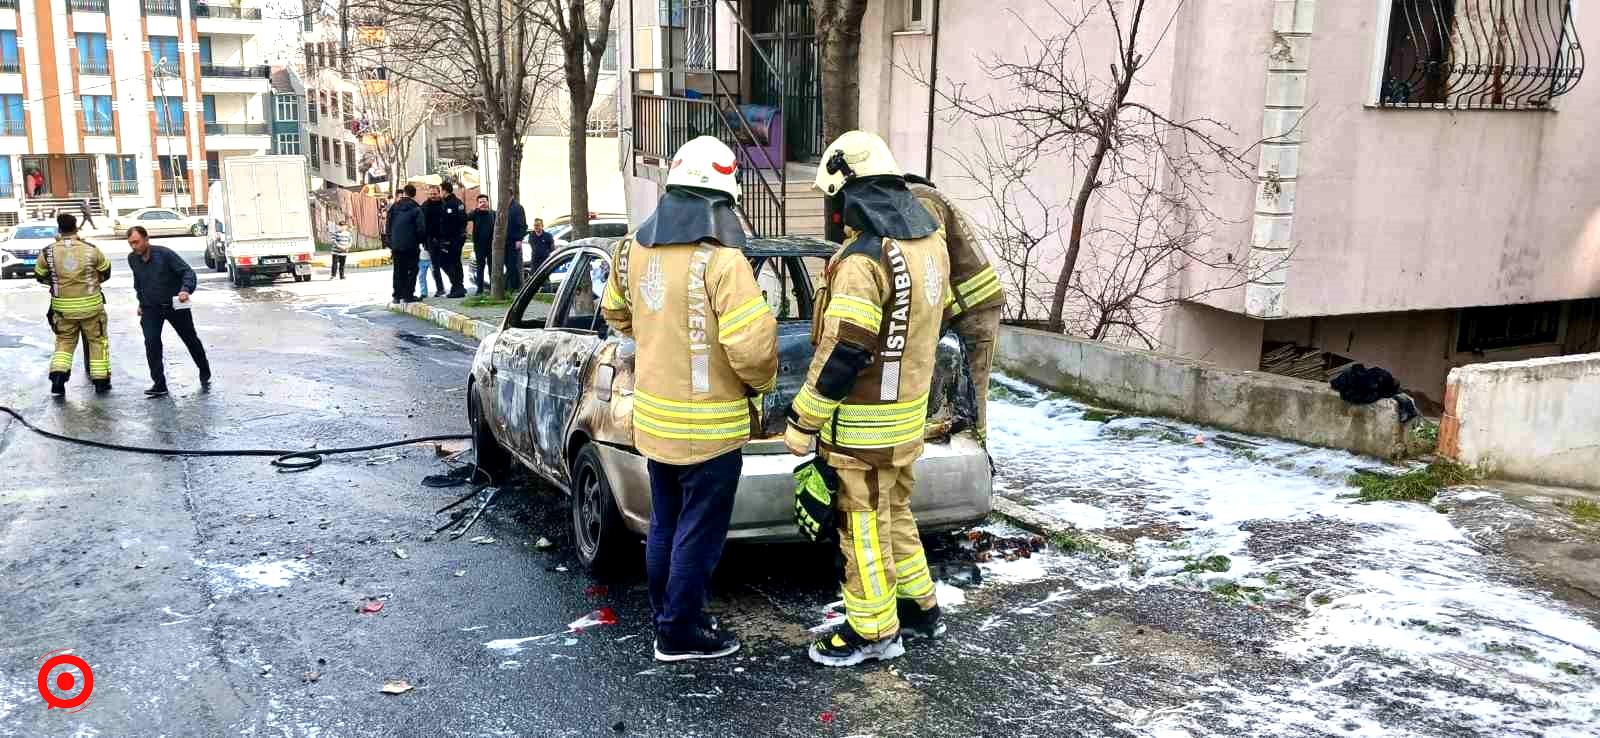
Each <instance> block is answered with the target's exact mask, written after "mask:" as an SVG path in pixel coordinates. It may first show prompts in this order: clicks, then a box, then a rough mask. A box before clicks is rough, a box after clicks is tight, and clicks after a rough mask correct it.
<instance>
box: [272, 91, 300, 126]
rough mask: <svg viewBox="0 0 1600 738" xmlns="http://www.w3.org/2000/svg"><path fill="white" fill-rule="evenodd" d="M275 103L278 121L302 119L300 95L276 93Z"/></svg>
mask: <svg viewBox="0 0 1600 738" xmlns="http://www.w3.org/2000/svg"><path fill="white" fill-rule="evenodd" d="M273 105H274V106H275V107H276V108H277V113H278V117H277V120H278V121H280V122H284V123H288V122H293V121H297V120H300V96H299V95H275V96H273Z"/></svg>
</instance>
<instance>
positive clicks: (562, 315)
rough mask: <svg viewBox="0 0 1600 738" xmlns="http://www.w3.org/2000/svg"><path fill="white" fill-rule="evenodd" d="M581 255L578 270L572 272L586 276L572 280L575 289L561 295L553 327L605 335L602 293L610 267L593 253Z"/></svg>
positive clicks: (551, 325)
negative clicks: (576, 280)
mask: <svg viewBox="0 0 1600 738" xmlns="http://www.w3.org/2000/svg"><path fill="white" fill-rule="evenodd" d="M580 258H581V261H579V262H578V265H577V268H576V270H575V271H574V270H569V272H570V273H575V274H580V275H584V276H585V277H586V279H582V280H581V281H578V282H575V283H573V285H572V289H570V290H568V291H567V294H566V296H565V297H563V298H562V300H561V308H560V309H559V310H557V311H556V318H555V320H554V321H551V324H550V327H552V328H561V329H564V330H570V331H583V332H585V333H600V334H601V335H604V334H605V333H606V331H607V327H606V319H605V318H603V317H601V315H600V296H601V295H603V294H605V289H606V279H607V278H608V277H609V276H610V274H611V269H610V266H609V265H608V264H607V263H606V260H605V259H602V258H600V257H597V256H594V255H592V254H585V255H583V256H582V257H580Z"/></svg>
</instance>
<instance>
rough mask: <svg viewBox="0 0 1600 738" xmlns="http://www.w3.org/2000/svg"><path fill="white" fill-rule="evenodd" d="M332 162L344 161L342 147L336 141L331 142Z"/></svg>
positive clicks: (340, 162)
mask: <svg viewBox="0 0 1600 738" xmlns="http://www.w3.org/2000/svg"><path fill="white" fill-rule="evenodd" d="M333 163H334V164H343V163H344V147H343V146H340V145H339V142H338V141H334V142H333Z"/></svg>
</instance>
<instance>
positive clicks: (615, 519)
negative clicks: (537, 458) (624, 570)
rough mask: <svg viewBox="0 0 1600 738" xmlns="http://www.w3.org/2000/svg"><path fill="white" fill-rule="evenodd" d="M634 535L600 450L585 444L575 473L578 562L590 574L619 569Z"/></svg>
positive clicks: (574, 537) (574, 531)
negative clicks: (630, 530)
mask: <svg viewBox="0 0 1600 738" xmlns="http://www.w3.org/2000/svg"><path fill="white" fill-rule="evenodd" d="M632 537H633V534H632V533H629V532H628V529H627V527H626V526H624V525H623V524H622V513H620V512H618V511H617V499H616V497H614V496H613V495H612V494H611V482H610V480H608V479H606V471H605V468H604V467H602V466H600V454H599V452H597V451H595V448H594V444H592V443H588V444H584V446H583V449H582V450H580V451H578V458H577V461H576V462H575V463H574V464H573V474H572V540H573V543H574V544H575V547H576V548H577V550H578V561H580V562H582V563H583V565H584V567H586V568H588V570H589V571H590V572H591V573H595V574H605V573H612V572H616V571H618V570H619V569H620V568H621V566H622V564H623V562H624V561H625V560H626V558H625V557H626V555H627V553H628V543H629V539H630V538H632Z"/></svg>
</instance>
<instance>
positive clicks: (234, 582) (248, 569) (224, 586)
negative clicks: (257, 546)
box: [194, 559, 311, 596]
mask: <svg viewBox="0 0 1600 738" xmlns="http://www.w3.org/2000/svg"><path fill="white" fill-rule="evenodd" d="M194 563H195V564H196V565H198V566H200V567H201V568H203V569H209V570H210V571H211V584H212V587H213V588H214V589H215V591H216V593H217V594H218V595H221V596H226V595H229V594H233V593H236V592H242V591H248V590H253V589H276V588H279V587H287V586H289V583H290V582H292V581H294V580H295V579H296V578H298V577H302V576H305V575H307V574H310V573H311V564H310V562H307V561H303V560H301V559H283V560H281V561H252V562H250V563H248V564H222V563H216V564H213V563H208V562H206V561H205V560H203V559H196V560H195V562H194Z"/></svg>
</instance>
